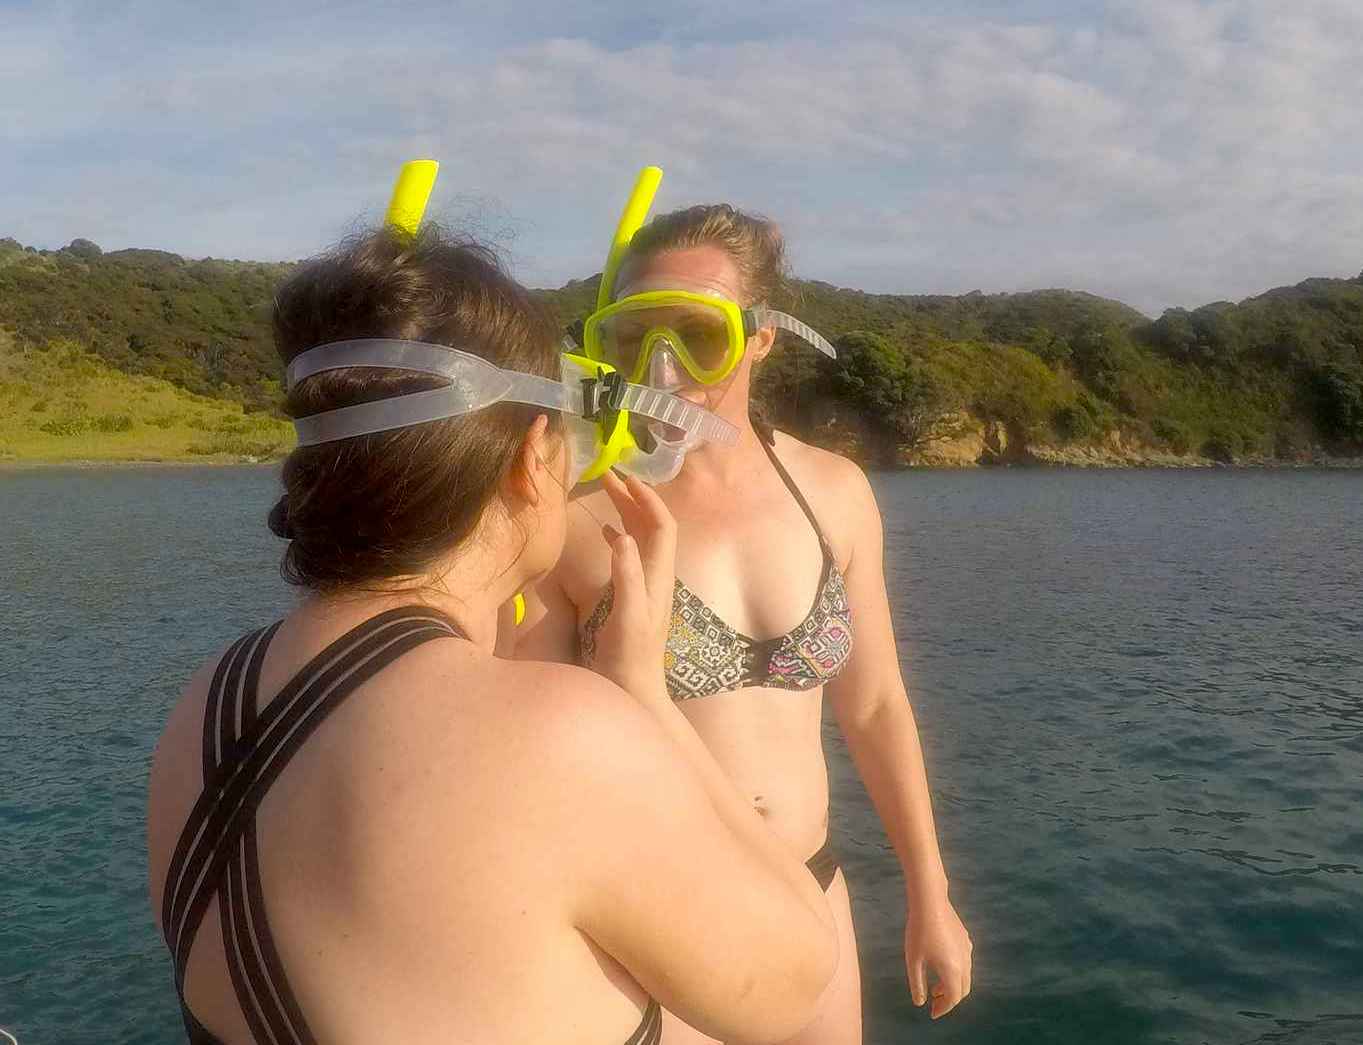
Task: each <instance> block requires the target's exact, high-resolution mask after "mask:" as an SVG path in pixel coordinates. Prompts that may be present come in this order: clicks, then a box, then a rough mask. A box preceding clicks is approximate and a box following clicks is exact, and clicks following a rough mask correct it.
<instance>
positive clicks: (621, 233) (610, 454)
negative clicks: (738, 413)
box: [572, 167, 663, 482]
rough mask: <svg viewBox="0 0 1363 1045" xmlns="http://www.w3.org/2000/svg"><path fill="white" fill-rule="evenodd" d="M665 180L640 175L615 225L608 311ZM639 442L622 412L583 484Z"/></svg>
mask: <svg viewBox="0 0 1363 1045" xmlns="http://www.w3.org/2000/svg"><path fill="white" fill-rule="evenodd" d="M662 181H663V169H662V168H661V167H645V168H644V169H643V170H641V171H640V172H639V176H638V177H637V178H635V179H634V188H633V189H631V190H630V194H629V199H628V200H626V201H625V209H624V211H623V212H622V213H621V214H620V221H619V223H618V224H617V225H616V226H615V235H614V236H612V237H611V245H610V250H609V251H608V252H607V254H606V267H605V268H604V269H602V271H601V285H600V287H599V288H598V289H597V292H596V307H597V308H598V309H602V308H605V307H606V306H607V305H609V304H610V300H611V294H612V293H613V292H614V290H615V277H616V276H617V275H618V274H619V272H620V262H621V261H623V260H624V257H625V251H627V250H628V249H629V245H630V241H631V240H633V239H634V234H635V233H636V232H638V231H639V229H640V228H642V227H643V224H644V222H645V221H647V220H648V212H649V211H650V210H651V209H652V207H653V197H654V196H656V195H657V194H658V186H659V185H661V184H662ZM572 358H573V359H574V362H578V363H579V365H583V366H584V367H585V366H588V365H590V366H595V367H598V368H599V367H602V366H603V365H605V366H608V364H602V363H601V362H599V361H597V360H589V359H587V358H586V357H585V356H582V357H572ZM637 446H638V443H636V442H635V441H634V435H633V434H632V433H631V432H630V430H629V415H628V414H626V413H625V412H623V411H622V412H621V413H619V414H618V415H616V418H615V423H614V424H613V425H612V426H611V430H610V431H609V432H607V433H604V434H603V436H602V440H601V453H600V455H599V456H598V457H597V459H596V462H595V463H594V464H593V465H592V467H591V468H589V469H587V471H586V472H585V473H584V474H583V476H582V479H581V480H580V481H581V482H590V481H591V480H592V479H599V478H601V476H602V475H604V474H605V473H606V472H607V471H608V470H609V468H610V465H609V464H608V463H607V462H611V461H615V460H617V459H619V457H620V455H621V454H623V453H625V452H627V451H628V450H630V449H634V448H636V447H637Z"/></svg>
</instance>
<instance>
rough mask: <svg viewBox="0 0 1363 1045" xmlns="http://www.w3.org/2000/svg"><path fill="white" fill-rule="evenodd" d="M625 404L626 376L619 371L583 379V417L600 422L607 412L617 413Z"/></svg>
mask: <svg viewBox="0 0 1363 1045" xmlns="http://www.w3.org/2000/svg"><path fill="white" fill-rule="evenodd" d="M624 403H625V375H624V374H622V373H620V372H619V371H618V370H612V371H611V372H610V373H608V374H601V375H599V376H598V377H584V378H583V379H582V416H583V417H584V418H585V419H586V420H588V421H600V420H601V418H602V414H603V413H605V412H606V411H607V410H609V411H611V412H612V413H616V412H618V411H619V410H620V408H621V407H622V406H623V405H624Z"/></svg>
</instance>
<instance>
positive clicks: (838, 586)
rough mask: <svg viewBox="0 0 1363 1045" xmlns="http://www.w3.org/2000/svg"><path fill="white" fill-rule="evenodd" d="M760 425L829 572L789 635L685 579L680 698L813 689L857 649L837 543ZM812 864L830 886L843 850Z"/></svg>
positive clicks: (594, 627) (606, 610)
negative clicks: (757, 634) (713, 600)
mask: <svg viewBox="0 0 1363 1045" xmlns="http://www.w3.org/2000/svg"><path fill="white" fill-rule="evenodd" d="M754 427H755V428H756V429H757V432H758V435H759V436H760V441H761V443H762V448H763V449H764V450H766V452H767V457H768V458H770V460H771V463H772V465H773V466H775V468H776V473H777V475H779V476H780V477H781V481H782V482H783V483H785V486H786V489H788V490H789V491H790V492H791V495H792V496H793V497H794V498H795V501H796V503H797V504H799V506H800V509H801V511H803V512H804V514H805V518H806V519H808V520H809V525H810V526H812V527H813V528H814V533H815V536H817V537H818V538H819V548H820V550H821V551H822V552H823V572H822V573H821V574H820V576H819V587H818V591H817V592H816V594H815V596H814V605H813V606H811V607H810V610H809V613H807V614H806V615H805V619H804V620H803V621H801V622H800V623H799V624H797V625H796V626H795V627H794V628H792V629H791V630H790V631H788V632H786V633H785V634H784V635H778V636H776V637H775V638H772V639H754V638H751V637H749V636H747V635H744V634H743V633H742V632H740V631H738V630H737V629H736V628H734V627H732V626H731V625H729V624H728V623H727V622H726V621H724V620H723V619H721V618H720V617H719V616H718V615H717V614H716V613H715V612H714V610H712V609H710V607H709V606H707V605H705V602H704V600H702V599H701V598H700V596H698V595H697V594H696V593H695V592H693V591H692V590H691V589H690V588H688V587H687V586H686V585H685V584H683V583H682V582H681V581H680V580H677V581H676V583H675V588H674V590H673V593H672V625H671V628H670V630H669V632H668V636H667V648H666V650H665V651H664V652H663V672H664V674H665V676H666V678H667V691H668V693H669V694H671V696H672V699H673V700H674V701H683V700H695V699H697V698H700V697H708V696H713V695H714V694H716V693H725V692H728V691H731V690H735V689H745V688H747V687H749V686H760V687H766V688H770V689H790V690H806V689H813V688H814V687H815V686H822V685H824V684H825V683H827V682H829V681H830V680H832V679H833V678H836V677H837V675H838V673H839V672H840V671H842V669H843V666H844V665H845V664H846V663H847V659H848V658H849V657H850V656H851V655H852V610H851V607H850V606H849V605H848V602H847V588H846V585H845V584H844V582H843V576H842V571H841V570H839V569H838V564H837V561H836V560H835V559H834V557H833V549H832V548H831V547H830V546H829V544H828V539H827V538H826V537H825V536H824V532H823V529H822V527H820V526H819V521H818V519H816V518H815V517H814V510H813V509H812V508H810V506H809V502H808V501H807V500H805V496H804V494H802V493H801V492H800V488H799V487H798V486H796V485H795V480H794V479H792V478H791V477H790V473H789V472H787V471H786V468H785V465H783V464H782V463H781V459H780V458H778V457H777V456H776V451H775V449H773V447H774V446H775V442H776V439H775V435H774V433H773V432H772V430H771V429H770V428H769V427H767V426H765V425H762V424H759V423H757V422H756V421H754ZM614 602H615V589H614V587H613V586H612V585H610V584H607V585H606V590H605V592H604V593H603V594H602V596H601V601H600V602H598V603H597V605H596V608H595V609H594V610H592V614H591V616H590V617H588V618H587V620H586V622H585V623H584V624H583V625H582V639H581V650H582V663H583V664H584V665H585V666H587V667H590V666H591V664H592V661H593V660H594V659H595V657H596V635H597V632H599V631H600V630H601V628H602V627H603V626H604V625H605V623H606V619H607V617H609V616H610V611H611V607H612V606H613V605H614ZM808 866H809V869H810V870H811V871H813V872H814V876H815V878H817V879H818V881H819V884H820V885H822V886H823V887H824V888H825V889H827V888H828V886H829V884H830V883H831V882H832V881H833V876H834V875H835V874H836V873H837V870H838V861H837V857H836V856H835V855H834V854H833V851H832V849H831V847H830V844H829V843H828V842H825V843H824V845H823V847H822V848H821V849H820V850H819V851H818V852H817V853H815V854H814V855H813V856H812V857H810V859H809V861H808Z"/></svg>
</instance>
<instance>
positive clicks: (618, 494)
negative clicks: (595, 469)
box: [601, 472, 677, 612]
mask: <svg viewBox="0 0 1363 1045" xmlns="http://www.w3.org/2000/svg"><path fill="white" fill-rule="evenodd" d="M601 485H602V486H603V487H604V488H605V490H606V493H607V495H608V496H609V497H610V499H611V503H612V504H614V505H615V510H616V511H617V512H618V513H619V514H620V521H621V523H622V524H623V525H624V527H625V532H626V533H628V534H630V535H631V536H632V537H633V538H634V539H635V541H636V542H637V543H638V547H639V559H640V561H641V563H642V565H643V571H644V581H645V583H646V585H647V589H648V591H649V593H650V594H651V595H652V596H653V598H654V599H655V601H657V602H658V603H659V605H658V607H656V608H657V609H658V611H659V612H662V605H661V604H662V601H663V600H666V601H667V602H668V605H669V606H670V604H671V599H672V582H673V578H674V577H675V570H676V557H677V524H676V521H675V520H674V519H673V518H672V513H671V512H670V511H669V510H668V507H667V505H665V504H664V503H663V500H662V498H661V497H659V496H658V494H657V493H656V492H655V491H654V490H653V488H652V487H650V486H649V485H648V484H647V483H645V482H643V481H642V480H640V479H636V478H635V477H634V476H629V477H627V478H625V479H621V478H620V477H619V476H618V475H616V474H615V473H614V472H607V473H606V474H605V475H604V476H602V477H601Z"/></svg>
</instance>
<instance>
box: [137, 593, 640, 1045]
mask: <svg viewBox="0 0 1363 1045" xmlns="http://www.w3.org/2000/svg"><path fill="white" fill-rule="evenodd" d="M354 608H355V609H360V608H361V607H359V606H357V607H354ZM367 615H368V614H362V616H367ZM354 616H355V615H354V614H348V615H346V616H339V615H335V614H329V615H327V616H325V617H321V616H318V615H315V614H308V613H306V612H305V613H302V614H297V615H295V616H294V617H292V618H290V619H289V620H287V621H285V622H284V624H283V625H282V627H281V628H280V630H279V632H278V633H277V634H276V635H275V636H274V638H273V640H272V641H271V642H270V643H269V649H268V650H267V651H266V652H265V655H264V661H263V665H262V668H261V672H260V682H259V687H258V698H257V704H256V711H257V712H258V714H264V715H268V714H269V713H270V705H271V702H272V698H273V697H274V696H275V695H276V694H277V693H278V691H279V690H281V689H283V688H284V686H285V685H286V684H287V683H288V682H289V681H290V680H291V679H292V678H293V676H294V675H295V673H296V672H298V670H299V669H301V668H303V667H304V666H305V664H306V663H307V662H308V661H309V660H311V659H312V657H313V656H314V655H315V654H316V653H318V652H320V651H321V650H322V649H323V648H324V647H326V646H327V645H328V644H329V643H330V642H331V641H332V640H333V639H335V638H340V637H342V636H343V634H344V633H345V632H346V631H348V630H349V629H350V627H352V626H354V625H357V624H360V623H363V622H362V621H361V620H355V619H352V618H353V617H354ZM216 667H217V662H216V661H215V662H214V663H213V664H211V665H209V666H207V667H206V668H205V670H204V671H201V672H200V673H199V675H198V676H196V678H195V679H194V681H193V682H192V683H191V684H190V686H189V687H188V689H187V691H186V693H185V696H184V698H183V699H182V701H181V703H180V705H179V706H178V707H177V708H176V710H175V712H174V714H173V715H172V718H171V721H170V724H169V726H168V728H167V730H166V733H165V735H164V736H163V738H162V741H161V744H160V746H159V747H158V751H157V758H156V762H155V765H154V769H153V776H152V793H151V807H150V828H149V834H150V846H151V860H152V891H153V899H154V901H155V907H156V908H157V909H158V910H160V909H161V908H162V906H163V905H162V903H161V899H162V897H163V896H164V889H165V883H166V873H167V869H168V865H169V864H170V861H171V856H172V853H173V851H174V849H175V846H176V842H177V841H178V839H179V836H180V832H181V827H182V825H183V824H184V823H185V821H186V820H187V819H188V818H189V815H190V811H191V809H192V807H193V806H194V805H195V803H196V801H197V800H198V798H199V795H200V792H201V790H202V786H203V771H202V764H203V754H202V752H203V745H204V737H205V727H204V712H205V708H206V704H207V703H208V695H209V691H210V689H211V688H212V682H213V675H214V674H215V669H216ZM584 683H588V684H591V683H597V685H595V686H590V685H589V687H588V688H592V689H596V690H598V691H605V693H606V694H607V696H606V697H605V699H604V700H603V703H613V702H611V701H609V691H608V690H607V689H606V687H605V686H604V685H601V684H599V680H595V679H593V678H592V677H591V676H589V675H587V673H585V672H576V671H573V670H571V669H561V668H558V667H556V666H552V665H536V664H521V663H516V662H507V661H501V660H496V659H494V658H492V657H490V656H488V655H487V654H485V653H483V652H482V651H480V650H478V649H477V648H476V647H475V646H473V645H472V644H471V643H469V642H467V641H463V640H461V639H458V638H455V637H453V636H452V635H446V636H442V637H440V638H439V639H438V640H437V641H429V642H426V643H424V644H423V645H421V646H419V647H417V648H415V649H412V650H410V651H409V652H407V653H406V654H405V655H404V656H402V657H401V658H399V659H397V660H395V661H393V662H392V663H390V664H388V665H386V666H385V667H384V668H383V669H382V670H381V671H380V672H379V673H378V674H376V675H375V676H374V677H373V678H372V679H370V680H368V681H366V682H364V683H362V684H361V685H360V686H359V687H358V688H357V689H356V690H355V691H354V693H353V695H351V696H350V697H349V698H348V699H346V700H345V702H344V703H343V704H342V705H341V706H340V707H338V708H337V709H336V710H334V711H333V712H332V713H331V714H329V715H328V716H327V717H326V719H325V721H324V723H323V724H322V725H320V726H319V728H318V729H317V732H316V733H315V735H313V736H312V737H311V738H310V739H309V740H308V741H307V742H306V743H305V744H304V745H303V746H302V747H301V748H300V749H299V750H298V752H297V754H296V755H294V757H293V758H292V760H291V761H290V763H289V765H288V767H287V768H286V769H285V770H284V771H283V773H282V774H281V775H280V776H279V778H278V780H277V782H275V783H274V784H273V786H271V787H270V788H269V790H268V792H267V794H266V795H265V796H264V798H263V800H262V801H261V804H260V807H259V812H258V815H257V828H256V830H257V837H258V839H259V847H258V850H257V853H258V860H259V873H260V882H261V887H262V892H263V894H264V896H265V897H266V898H267V899H266V901H265V904H264V906H265V908H266V911H267V912H268V927H269V931H270V934H271V935H272V936H273V939H274V943H275V945H276V946H277V948H278V952H279V957H280V959H281V962H282V965H283V968H284V969H285V970H287V981H288V984H289V987H290V988H291V989H292V991H293V993H294V994H295V995H296V997H297V1000H298V1003H299V1005H300V1007H301V1008H302V1010H303V1013H304V1014H305V1016H306V1021H307V1025H308V1027H309V1028H310V1030H311V1033H312V1035H313V1036H315V1037H316V1038H317V1039H318V1040H322V1041H346V1040H352V1039H353V1040H358V1039H359V1038H360V1037H362V1036H364V1037H366V1038H372V1036H373V1034H374V1033H375V1032H376V1030H378V1029H379V1028H382V1029H383V1033H384V1034H385V1036H388V1035H391V1036H393V1037H394V1038H397V1039H399V1040H404V1041H422V1040H427V1039H429V1040H432V1041H435V1040H439V1041H442V1042H454V1041H478V1042H496V1041H524V1040H554V1041H581V1042H584V1043H586V1042H590V1043H592V1045H602V1043H614V1042H623V1041H625V1040H626V1039H627V1038H628V1037H629V1036H630V1034H631V1033H633V1032H634V1030H635V1029H636V1028H637V1027H638V1025H639V1024H640V1020H641V1015H642V1014H643V1012H644V1010H645V1009H646V1007H647V1005H648V999H647V997H646V996H645V995H644V992H643V991H642V990H641V989H640V988H639V987H638V986H637V984H635V983H634V981H633V980H632V979H631V978H630V977H629V976H628V975H627V974H626V973H624V972H623V970H621V969H620V968H619V966H618V965H616V963H615V962H614V961H613V960H612V959H610V958H609V957H608V956H607V955H605V954H604V953H603V952H602V951H601V950H600V949H599V948H597V947H596V946H595V945H593V944H592V943H591V942H590V941H589V940H588V939H587V938H586V937H585V936H584V935H583V934H582V933H581V932H580V931H579V930H578V929H577V928H576V927H575V925H574V924H573V915H574V913H575V909H576V908H577V907H579V906H580V905H581V901H582V898H583V897H582V892H583V890H582V888H581V887H582V885H583V884H584V882H585V881H586V880H587V878H588V877H589V875H590V870H589V868H588V867H586V866H585V864H587V863H589V862H591V860H590V857H589V858H588V860H585V861H584V860H581V859H577V860H576V864H577V866H575V857H576V856H578V855H579V854H580V850H581V848H582V845H583V843H584V842H589V841H590V840H591V839H592V838H593V837H594V836H597V835H598V834H599V833H600V832H601V831H602V830H609V826H608V825H604V824H600V823H597V822H594V821H593V812H594V809H593V805H592V803H591V802H590V800H589V801H587V802H584V801H583V800H582V799H583V798H586V797H588V794H587V793H589V792H590V791H591V790H592V784H591V781H589V780H586V779H584V774H581V773H575V774H573V776H572V777H570V776H569V775H568V773H566V772H563V770H565V769H569V768H571V767H573V766H575V765H578V764H579V763H580V760H581V759H582V758H583V757H584V756H587V755H590V754H591V753H592V752H593V751H595V750H599V748H597V747H596V742H595V741H593V739H592V738H591V737H590V735H589V733H590V730H591V725H590V721H591V719H592V717H593V716H592V714H591V710H592V709H591V697H590V696H587V699H586V701H585V702H584V699H583V698H584V694H583V692H582V690H583V684H584ZM621 696H623V695H621ZM569 700H571V702H572V703H571V704H570V703H569ZM619 703H620V704H622V705H625V704H628V703H629V702H628V700H627V699H625V700H622V701H620V702H619ZM570 707H571V708H573V709H574V713H571V714H570V713H567V712H568V709H569V708H570ZM598 710H600V711H609V712H611V714H609V715H608V717H612V718H613V717H615V716H616V715H617V714H618V713H619V712H620V711H625V713H626V717H627V718H632V717H633V715H632V714H630V710H631V709H628V708H626V707H616V708H613V709H607V708H598ZM606 739H607V738H605V737H604V736H603V737H599V738H598V740H601V741H605V740H606ZM579 745H580V746H579ZM556 769H558V770H559V772H556ZM574 779H576V780H577V781H578V782H579V783H580V784H581V785H582V789H583V790H582V792H576V793H575V788H574ZM595 811H597V812H601V813H603V814H606V815H609V810H604V809H602V808H601V807H600V804H599V803H596V804H595ZM221 902H222V896H221V895H220V894H219V895H217V896H215V897H214V899H213V901H212V903H211V904H210V906H209V907H208V909H207V910H206V911H205V913H204V917H203V920H202V923H201V927H200V928H199V930H198V934H197V936H196V938H195V940H194V944H193V947H192V950H191V952H190V959H189V964H188V967H187V970H186V977H185V981H186V985H185V996H186V1000H187V1002H188V1005H189V1008H190V1010H191V1011H192V1012H193V1014H194V1015H195V1016H196V1018H197V1019H198V1020H199V1021H200V1022H201V1023H203V1024H204V1025H205V1026H206V1027H207V1028H208V1029H209V1030H210V1031H212V1032H213V1033H214V1034H215V1035H216V1036H218V1037H220V1038H221V1039H222V1040H223V1041H226V1042H233V1041H250V1040H253V1039H252V1038H251V1032H250V1026H249V1025H248V1022H247V1019H246V1016H245V1014H244V1013H243V1012H242V1007H241V1005H240V1004H239V1002H238V997H237V992H236V990H235V987H234V984H233V982H232V979H231V975H230V973H229V968H228V962H227V958H226V950H225V947H224V944H223V933H222V926H221V917H220V905H221ZM163 929H164V926H163ZM319 941H327V942H326V943H320V944H319ZM243 953H246V954H249V953H250V950H249V949H245V948H244V949H243ZM603 972H604V973H605V974H606V975H605V976H603V975H602V974H603Z"/></svg>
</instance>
